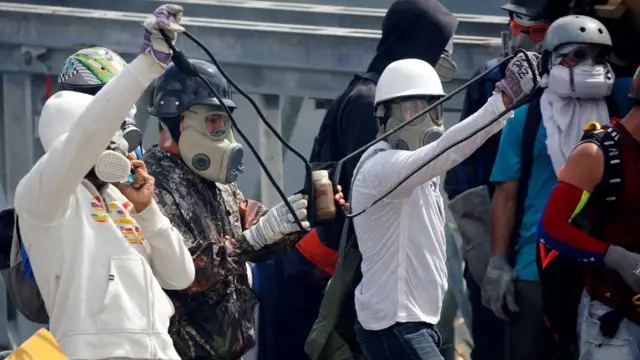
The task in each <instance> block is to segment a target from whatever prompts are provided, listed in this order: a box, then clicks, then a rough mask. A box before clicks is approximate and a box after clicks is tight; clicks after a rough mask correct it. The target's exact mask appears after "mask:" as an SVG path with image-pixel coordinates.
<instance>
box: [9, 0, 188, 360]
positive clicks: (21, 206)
mask: <svg viewBox="0 0 640 360" xmlns="http://www.w3.org/2000/svg"><path fill="white" fill-rule="evenodd" d="M181 18H182V8H181V7H179V6H176V5H163V6H161V7H160V8H158V9H157V10H156V11H155V12H154V14H153V16H150V17H149V18H148V19H147V20H146V21H145V22H144V28H145V31H144V41H143V45H142V47H141V54H140V55H139V56H138V57H137V58H136V59H135V60H133V62H131V63H130V64H129V65H127V66H126V67H125V68H124V69H123V70H122V71H121V72H120V73H119V74H118V75H117V76H116V77H115V78H114V79H112V80H111V81H110V82H109V83H108V84H107V85H106V86H104V87H103V88H102V89H101V90H100V91H99V92H98V93H97V94H95V96H91V95H88V94H83V93H79V92H73V91H60V92H58V93H56V94H55V95H54V96H52V97H51V98H50V99H49V100H48V101H47V102H46V104H45V105H44V107H43V109H42V114H41V117H40V124H39V135H40V139H41V141H42V145H43V147H44V149H45V151H46V153H45V155H44V156H42V158H40V159H39V160H38V162H37V163H36V164H35V166H34V167H33V168H32V169H31V171H30V172H29V173H28V174H27V175H26V176H25V177H24V178H23V179H22V180H21V181H20V183H19V184H18V187H17V189H16V196H15V208H16V212H17V214H18V218H19V220H20V230H21V233H22V238H23V241H24V243H25V249H26V251H27V253H28V254H29V258H30V260H31V265H32V268H33V272H34V275H35V278H36V281H37V283H38V287H39V288H40V291H41V293H42V297H43V299H44V302H45V305H46V308H47V312H48V313H49V316H50V330H51V332H52V333H53V335H54V336H55V338H56V340H57V341H58V343H59V344H60V346H61V348H62V350H63V351H64V353H65V354H66V356H67V357H68V358H69V359H120V358H124V359H171V360H173V359H179V356H178V354H177V353H176V351H175V349H174V346H173V342H172V340H171V337H170V336H169V334H168V327H169V319H170V318H171V316H172V315H173V313H174V308H173V305H172V303H171V301H170V300H169V299H168V297H167V296H166V295H165V293H164V291H163V290H162V289H163V288H164V289H184V288H186V287H188V286H189V285H190V284H191V282H192V281H193V279H194V265H193V261H192V259H191V255H190V254H189V251H188V249H187V248H186V247H185V245H184V243H183V239H182V236H181V235H180V233H179V232H178V231H176V230H175V229H174V228H173V227H172V226H171V223H170V222H169V220H168V219H167V218H166V217H165V216H163V215H162V213H161V212H160V210H159V209H158V206H157V205H156V204H155V202H154V200H153V192H154V179H153V178H152V177H151V176H149V175H148V174H147V172H146V168H145V166H144V163H142V162H141V161H138V160H133V161H131V162H130V163H129V160H128V159H127V158H126V157H125V155H126V150H123V149H126V147H127V143H126V141H125V140H124V137H123V136H122V129H121V126H122V124H123V120H124V119H125V118H126V117H127V115H128V113H129V111H130V110H131V108H132V107H133V105H134V102H135V101H136V100H137V99H138V98H139V97H140V95H142V93H143V92H144V90H145V89H146V88H147V87H148V86H149V84H150V83H151V82H152V81H153V80H154V79H155V78H156V77H158V76H160V75H161V74H162V73H163V71H164V69H165V67H166V66H167V64H168V62H169V61H170V57H171V51H170V50H169V47H168V45H167V44H166V43H165V41H164V40H163V38H162V36H161V35H160V32H159V31H160V29H162V30H164V31H165V32H166V33H167V34H168V35H169V36H170V37H171V38H172V39H173V40H174V41H175V38H176V37H177V34H178V33H179V32H181V31H184V29H183V28H182V27H181V26H180V25H179V22H180V19H181ZM105 149H107V151H105ZM130 158H131V159H133V157H132V156H130ZM132 169H133V170H132ZM131 172H133V174H132V176H131V179H130V180H131V181H127V178H128V177H129V175H130V173H131Z"/></svg>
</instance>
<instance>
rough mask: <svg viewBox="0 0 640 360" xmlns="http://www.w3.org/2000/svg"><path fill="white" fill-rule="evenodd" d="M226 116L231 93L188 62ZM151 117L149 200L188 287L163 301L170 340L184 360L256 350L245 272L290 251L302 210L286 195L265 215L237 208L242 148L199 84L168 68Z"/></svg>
mask: <svg viewBox="0 0 640 360" xmlns="http://www.w3.org/2000/svg"><path fill="white" fill-rule="evenodd" d="M190 61H191V64H192V65H193V66H194V68H195V69H196V70H197V71H198V72H199V73H200V74H202V76H203V77H204V78H205V79H207V81H208V82H209V83H210V84H211V86H213V88H214V89H215V90H216V92H217V93H218V94H219V95H220V97H221V99H222V100H223V102H224V105H226V106H227V108H229V109H230V110H233V109H235V108H236V104H235V102H234V101H233V100H232V98H231V88H230V87H229V85H228V84H227V81H226V80H225V79H224V78H223V77H222V75H221V74H220V72H219V71H218V69H217V68H216V67H215V66H214V65H211V64H209V63H207V62H204V61H200V60H190ZM148 110H149V113H150V114H151V115H152V116H155V117H157V118H158V120H159V121H160V126H161V132H160V139H159V143H158V145H155V146H153V147H151V148H150V149H149V150H148V151H147V152H146V153H145V155H144V161H145V163H146V164H147V166H148V167H149V173H150V174H151V175H152V176H154V177H155V178H156V187H155V198H156V201H157V202H158V204H159V206H160V208H161V209H162V211H163V212H164V214H165V215H166V216H167V217H169V219H170V220H171V222H172V223H173V225H174V226H176V228H177V229H178V231H179V232H180V233H181V234H182V236H183V237H184V241H185V244H186V245H187V247H188V248H189V250H190V251H191V254H192V255H193V259H194V263H195V266H196V279H195V281H194V282H193V284H192V285H191V286H190V287H189V288H187V289H186V290H185V291H169V292H168V294H169V296H170V297H171V299H172V300H173V302H174V304H175V306H176V308H177V311H176V315H175V316H174V318H173V319H172V321H171V327H170V334H171V337H172V338H173V342H174V344H175V346H176V349H177V350H178V353H179V354H180V357H181V358H182V359H204V358H206V359H214V360H232V359H240V357H241V356H242V355H243V354H245V353H246V352H247V351H249V350H250V349H251V348H252V347H253V346H254V345H255V329H254V308H255V306H256V303H257V298H256V295H255V294H254V293H253V291H252V289H251V286H250V282H249V281H250V280H249V276H248V275H250V274H249V273H248V271H247V266H246V262H247V261H251V262H258V261H262V260H265V259H268V258H270V257H272V256H273V255H275V254H278V253H280V252H282V251H284V250H287V249H289V248H291V247H292V246H293V245H294V244H295V243H296V242H297V241H298V240H299V239H300V238H301V235H302V233H301V232H300V228H299V227H298V225H296V221H295V219H296V218H297V219H299V220H300V221H301V222H302V224H303V226H305V227H307V228H308V227H309V222H308V221H307V200H306V198H305V197H304V196H303V195H301V194H298V195H293V196H291V197H289V199H288V201H289V203H290V204H291V206H292V207H293V209H294V210H295V212H296V213H295V214H291V213H290V212H289V210H287V208H286V206H285V203H280V204H279V205H276V206H275V207H274V208H272V209H270V210H267V209H266V208H265V207H264V205H262V204H260V203H258V202H256V201H252V200H245V199H244V197H243V195H242V193H241V192H240V190H239V189H238V187H237V185H236V183H235V180H236V179H237V177H238V175H240V174H241V173H242V172H243V171H244V168H243V165H242V159H243V148H242V146H241V145H240V144H239V143H237V142H236V141H235V138H234V134H233V130H232V128H231V126H232V125H231V122H230V119H229V116H228V115H227V113H226V112H225V110H224V108H223V107H222V105H221V103H220V102H219V101H218V100H217V99H216V97H215V95H214V94H213V93H212V92H211V91H210V89H209V88H208V87H207V85H206V84H205V83H204V82H203V81H201V80H200V79H199V78H195V77H191V76H189V75H185V74H184V73H182V72H180V71H179V70H178V69H177V68H176V67H175V66H171V67H169V69H167V71H166V72H165V73H164V74H163V76H161V77H160V78H158V79H157V80H156V81H155V82H154V83H153V85H152V86H151V89H150V103H149V107H148Z"/></svg>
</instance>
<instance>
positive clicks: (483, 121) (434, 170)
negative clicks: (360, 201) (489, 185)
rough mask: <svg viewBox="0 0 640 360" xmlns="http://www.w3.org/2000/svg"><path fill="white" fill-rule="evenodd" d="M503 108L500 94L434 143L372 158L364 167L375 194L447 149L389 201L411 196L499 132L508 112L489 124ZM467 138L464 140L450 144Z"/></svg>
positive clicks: (411, 178) (384, 191) (381, 192)
mask: <svg viewBox="0 0 640 360" xmlns="http://www.w3.org/2000/svg"><path fill="white" fill-rule="evenodd" d="M504 109H505V106H504V100H503V95H501V94H499V93H497V94H494V95H493V96H492V97H490V98H489V101H487V103H486V104H485V105H484V106H483V107H482V108H481V109H480V110H478V111H477V112H476V113H474V114H473V115H471V116H470V117H469V118H468V119H466V120H464V121H462V122H460V123H458V124H456V125H454V126H453V127H452V128H450V129H449V130H447V131H446V132H445V133H444V135H442V137H441V138H439V139H438V140H436V141H434V142H432V143H430V144H428V145H426V146H423V147H421V148H420V149H418V150H415V151H385V152H381V153H379V154H378V155H376V156H374V157H373V158H372V159H371V160H369V161H368V162H367V163H365V165H364V166H366V167H368V169H367V174H372V176H373V177H374V178H375V182H376V189H377V192H378V193H379V194H383V193H386V192H387V191H389V190H390V189H391V188H392V187H393V186H395V184H396V183H398V182H399V181H400V180H401V179H403V178H404V177H405V176H407V175H409V174H410V173H411V172H413V171H415V169H417V168H419V167H420V166H422V165H423V164H424V163H426V162H427V161H429V160H430V159H433V158H434V156H435V155H436V154H438V153H440V152H442V151H443V150H444V149H447V148H449V150H447V151H445V152H444V153H443V154H442V155H440V156H439V157H438V158H435V160H433V161H431V163H429V164H428V165H427V166H424V167H423V168H422V169H421V170H419V171H418V172H417V173H416V174H414V175H413V176H411V177H410V178H409V179H408V180H407V181H406V182H404V183H403V184H402V185H401V186H400V187H399V188H398V189H397V190H396V191H394V192H393V193H391V195H390V196H389V198H390V199H403V198H407V197H409V196H411V193H412V192H413V189H415V188H416V187H418V186H420V185H422V184H424V183H426V182H428V181H429V180H431V179H433V178H435V177H437V176H439V175H441V174H443V173H445V172H446V171H447V170H449V169H451V168H453V167H454V166H456V165H457V164H459V163H460V162H461V161H462V160H464V159H465V158H466V157H468V156H469V155H471V153H473V152H474V151H475V150H476V149H477V148H478V147H480V145H482V144H483V143H484V141H485V140H486V139H488V138H489V137H490V136H491V135H493V134H495V133H496V132H498V131H499V130H500V129H502V127H503V126H504V124H505V121H506V119H507V118H509V117H511V116H512V113H508V114H507V115H505V116H503V117H502V118H500V119H498V120H497V121H495V122H494V123H493V124H490V122H491V121H492V120H493V119H494V118H495V117H496V116H497V115H498V114H500V112H502V111H504ZM483 128H484V129H483ZM474 133H475V134H474ZM469 136H470V138H469V139H468V140H466V141H463V142H461V143H459V144H457V145H454V144H455V143H456V142H458V141H460V140H461V139H463V138H466V137H469ZM372 181H374V180H372Z"/></svg>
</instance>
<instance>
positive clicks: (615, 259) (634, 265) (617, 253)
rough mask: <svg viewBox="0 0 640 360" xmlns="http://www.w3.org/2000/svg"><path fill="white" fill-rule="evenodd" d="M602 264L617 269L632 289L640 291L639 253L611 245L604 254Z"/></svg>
mask: <svg viewBox="0 0 640 360" xmlns="http://www.w3.org/2000/svg"><path fill="white" fill-rule="evenodd" d="M604 265H605V266H606V267H608V268H610V269H612V270H615V271H617V272H618V274H620V276H621V277H622V278H623V279H624V281H625V282H626V283H627V285H629V286H630V287H631V289H633V291H635V292H636V293H640V254H636V253H633V252H631V251H628V250H625V249H623V248H621V247H620V246H615V245H611V246H609V249H607V252H606V253H605V254H604Z"/></svg>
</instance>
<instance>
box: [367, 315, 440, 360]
mask: <svg viewBox="0 0 640 360" xmlns="http://www.w3.org/2000/svg"><path fill="white" fill-rule="evenodd" d="M356 336H357V338H358V343H359V344H360V348H361V349H362V352H363V354H364V356H365V359H367V360H443V358H442V355H440V351H438V347H440V341H441V340H440V334H439V333H438V331H437V330H436V329H435V327H434V326H433V325H431V324H427V323H419V322H411V323H396V324H394V325H392V326H390V327H388V328H386V329H383V330H379V331H370V330H366V329H364V328H363V327H362V325H360V323H357V324H356Z"/></svg>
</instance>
